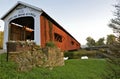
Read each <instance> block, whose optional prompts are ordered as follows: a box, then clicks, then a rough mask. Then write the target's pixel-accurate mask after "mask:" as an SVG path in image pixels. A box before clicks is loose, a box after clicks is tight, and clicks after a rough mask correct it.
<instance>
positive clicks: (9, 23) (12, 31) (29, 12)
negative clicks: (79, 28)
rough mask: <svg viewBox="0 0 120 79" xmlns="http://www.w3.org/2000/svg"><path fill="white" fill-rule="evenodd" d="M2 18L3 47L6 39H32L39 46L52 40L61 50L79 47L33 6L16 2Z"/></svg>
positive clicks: (67, 34)
mask: <svg viewBox="0 0 120 79" xmlns="http://www.w3.org/2000/svg"><path fill="white" fill-rule="evenodd" d="M2 20H4V22H5V27H4V29H5V30H4V49H6V42H8V41H26V40H33V41H34V42H36V44H37V45H41V47H45V44H46V43H47V42H49V41H53V42H54V43H55V44H56V46H57V47H59V48H60V49H61V50H63V51H65V50H77V49H80V43H79V42H78V41H77V40H76V39H75V38H74V37H73V36H72V35H71V34H70V33H68V32H67V31H66V30H65V29H64V28H63V27H62V26H61V25H59V24H58V23H57V22H56V21H55V20H54V19H52V18H51V17H50V16H49V15H48V14H47V13H45V12H44V11H43V10H42V9H40V8H37V7H35V6H32V5H29V4H26V3H23V2H18V3H17V4H16V5H15V6H14V7H13V8H12V9H10V11H8V12H7V13H6V14H5V15H4V16H3V17H2Z"/></svg>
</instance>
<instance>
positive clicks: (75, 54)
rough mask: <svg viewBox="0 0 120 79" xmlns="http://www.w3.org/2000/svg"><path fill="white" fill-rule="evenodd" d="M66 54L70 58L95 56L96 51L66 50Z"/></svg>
mask: <svg viewBox="0 0 120 79" xmlns="http://www.w3.org/2000/svg"><path fill="white" fill-rule="evenodd" d="M64 56H65V57H69V58H70V59H79V58H81V57H82V56H88V57H89V58H95V57H96V51H87V50H79V51H68V52H64Z"/></svg>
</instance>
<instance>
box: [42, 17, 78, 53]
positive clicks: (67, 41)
mask: <svg viewBox="0 0 120 79" xmlns="http://www.w3.org/2000/svg"><path fill="white" fill-rule="evenodd" d="M49 22H50V21H49V20H48V19H47V18H45V16H40V23H41V47H45V44H46V43H47V42H49V41H50V39H52V40H51V41H54V42H55V44H56V46H58V47H59V48H60V49H61V50H63V51H65V50H75V49H79V48H80V44H79V43H78V42H77V41H76V40H74V39H73V38H72V37H71V36H69V35H68V34H67V33H66V32H64V31H63V30H62V29H60V28H59V26H56V25H55V24H53V23H52V22H51V23H52V33H51V34H52V35H51V36H52V37H50V34H49V33H50V24H49ZM54 33H57V34H59V35H61V36H62V38H63V40H62V42H58V41H55V39H54ZM72 41H73V42H74V45H73V44H72V43H71V42H72Z"/></svg>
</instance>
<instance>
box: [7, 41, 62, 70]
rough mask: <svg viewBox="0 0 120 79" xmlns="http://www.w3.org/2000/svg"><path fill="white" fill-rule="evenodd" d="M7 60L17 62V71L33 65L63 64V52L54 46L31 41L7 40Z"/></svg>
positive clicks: (52, 65) (27, 68) (53, 65)
mask: <svg viewBox="0 0 120 79" xmlns="http://www.w3.org/2000/svg"><path fill="white" fill-rule="evenodd" d="M7 49H8V50H7V53H8V60H10V61H14V62H16V63H17V64H18V70H19V71H26V70H29V69H32V68H33V67H36V66H37V67H48V68H50V69H52V68H53V67H55V66H63V65H64V59H63V57H64V56H63V52H61V51H60V49H58V48H56V47H45V48H41V47H40V46H37V45H35V43H33V42H8V43H7Z"/></svg>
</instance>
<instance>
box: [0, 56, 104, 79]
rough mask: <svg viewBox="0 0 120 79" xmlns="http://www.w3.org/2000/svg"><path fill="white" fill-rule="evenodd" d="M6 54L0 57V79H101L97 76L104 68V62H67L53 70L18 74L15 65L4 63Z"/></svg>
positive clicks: (91, 60) (42, 69)
mask: <svg viewBox="0 0 120 79" xmlns="http://www.w3.org/2000/svg"><path fill="white" fill-rule="evenodd" d="M5 57H6V54H1V55H0V62H2V63H0V72H2V73H0V79H101V76H99V75H100V74H101V73H103V70H104V68H105V62H106V61H105V60H103V59H101V60H100V59H88V60H80V59H79V60H78V59H77V60H75V59H74V60H73V59H72V60H67V61H65V66H61V67H55V68H54V69H53V70H49V69H47V68H38V67H35V68H33V69H32V70H31V71H27V72H18V71H16V64H15V63H13V62H6V60H5ZM98 67H99V68H98Z"/></svg>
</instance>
